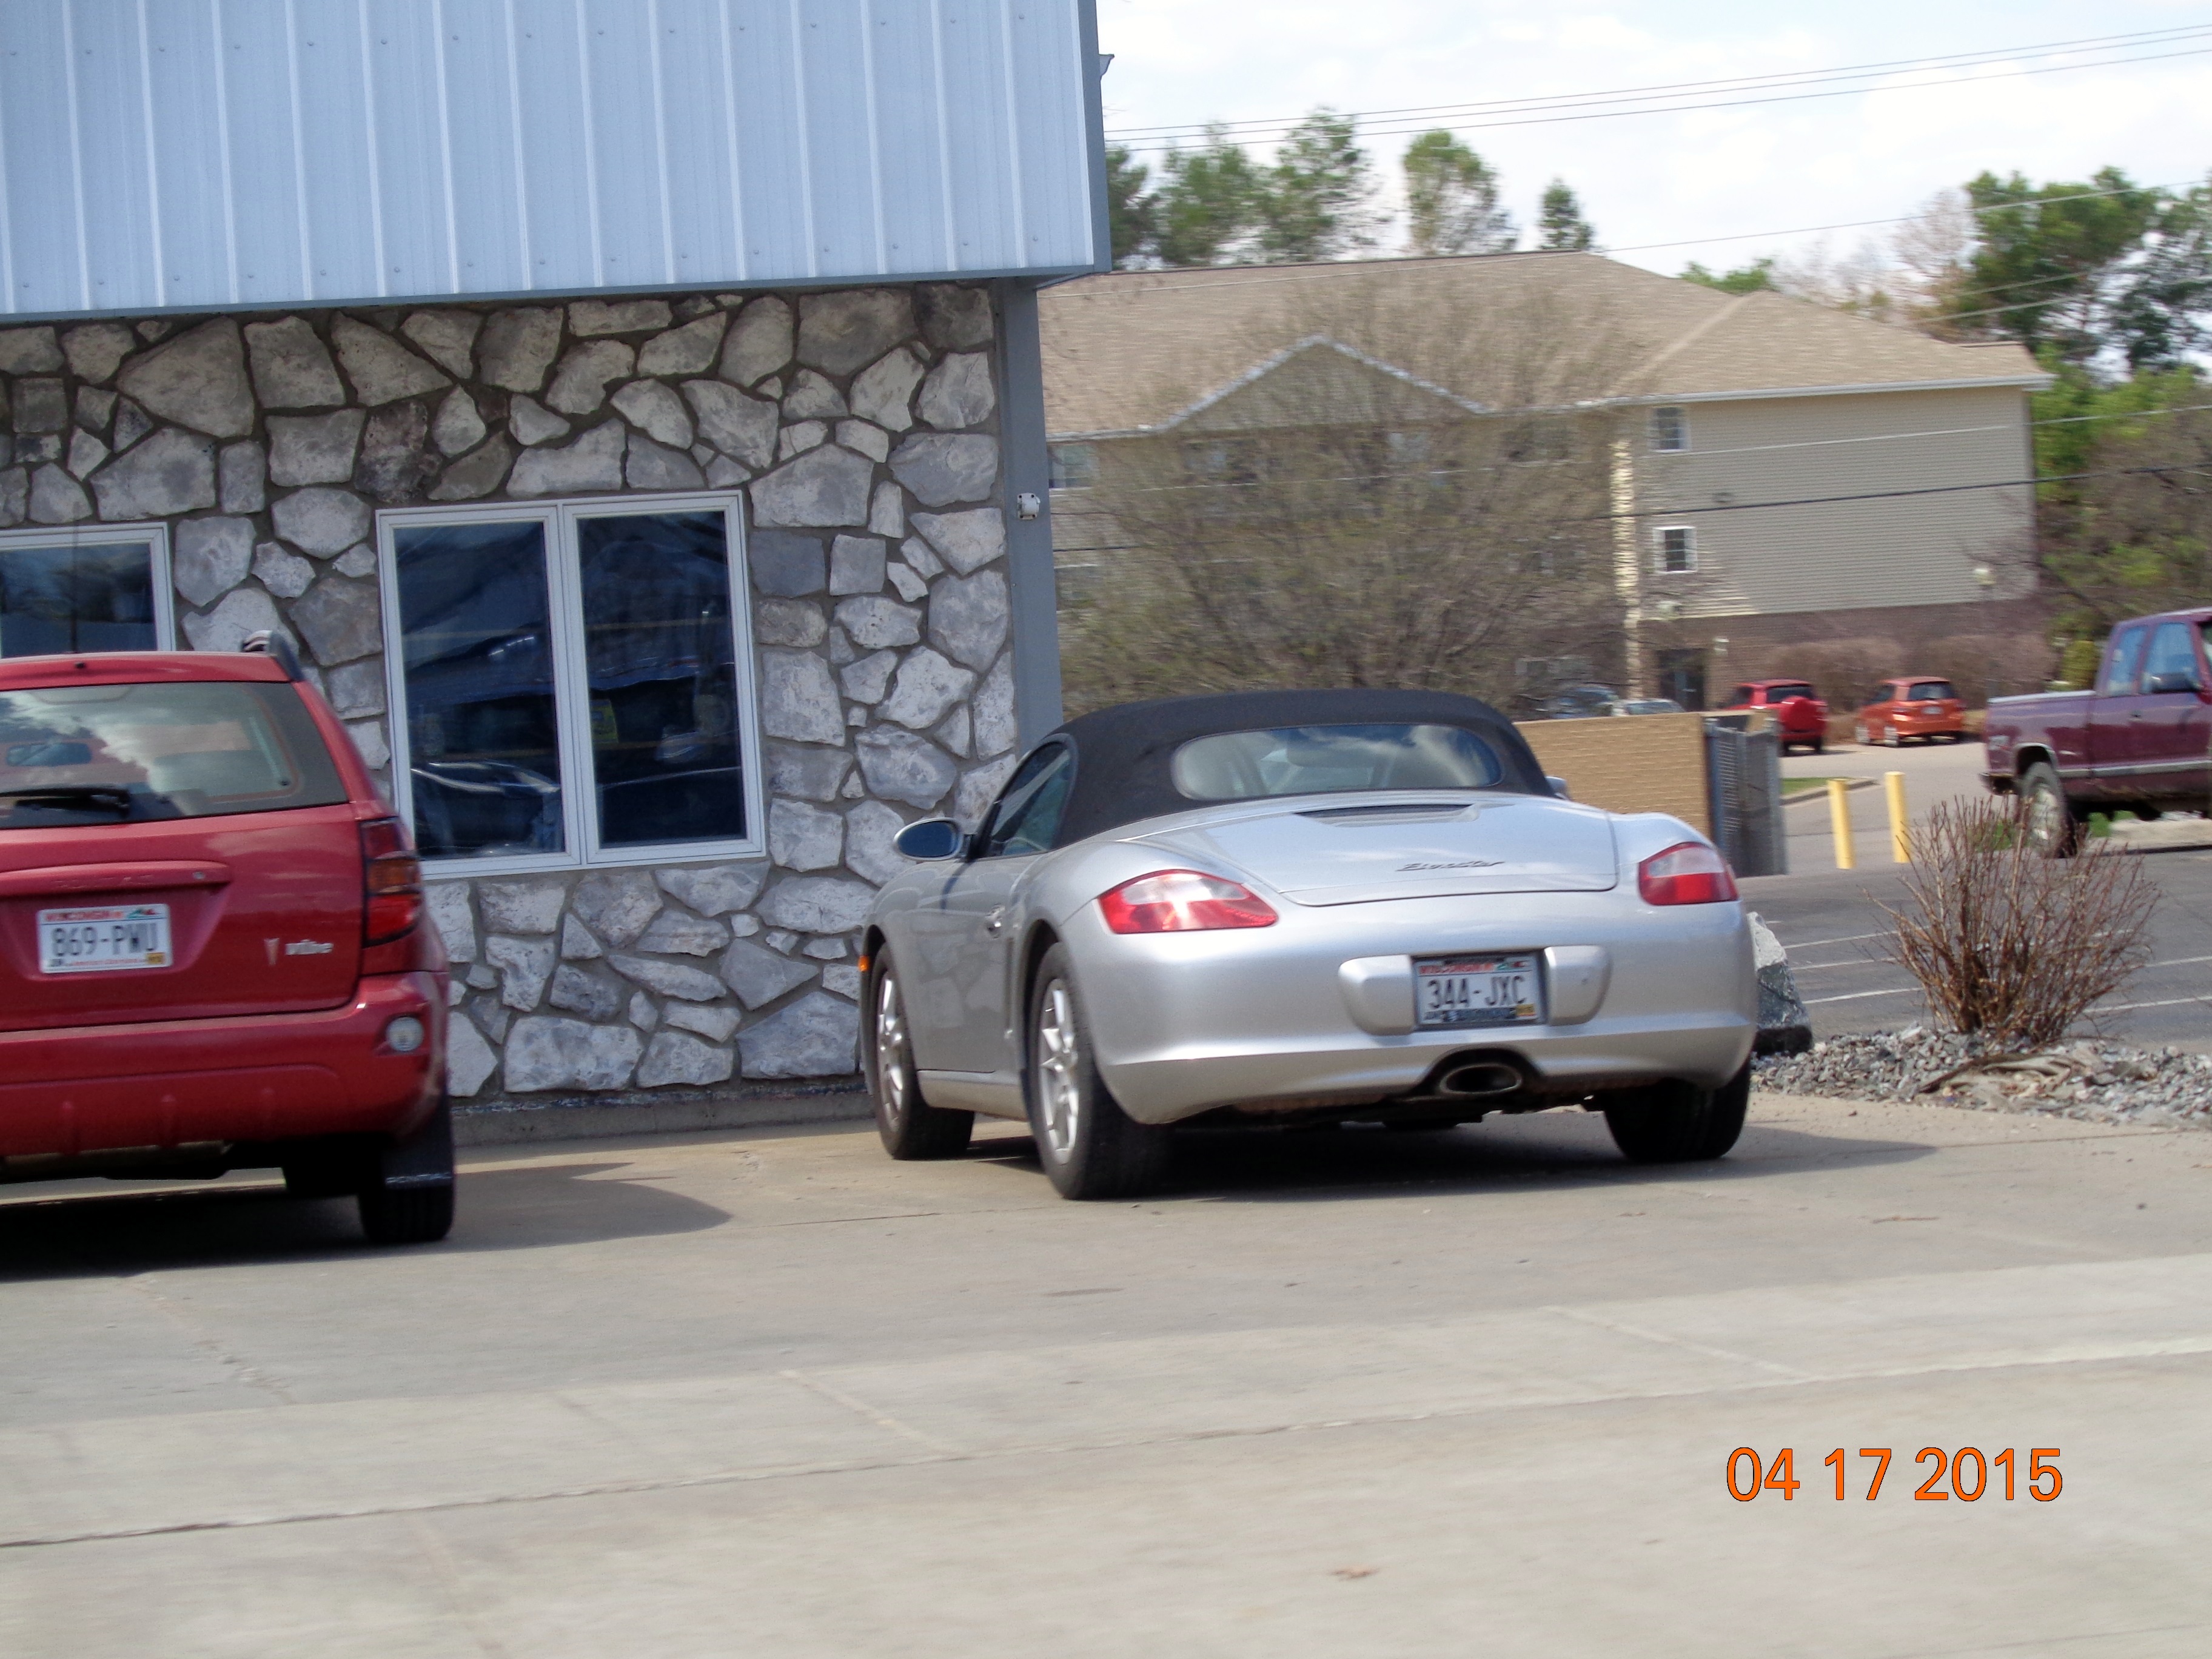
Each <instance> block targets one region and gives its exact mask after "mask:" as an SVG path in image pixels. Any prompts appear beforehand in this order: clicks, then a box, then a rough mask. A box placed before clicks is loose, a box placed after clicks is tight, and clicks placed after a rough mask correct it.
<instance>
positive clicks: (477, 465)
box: [430, 433, 514, 501]
mask: <svg viewBox="0 0 2212 1659" xmlns="http://www.w3.org/2000/svg"><path fill="white" fill-rule="evenodd" d="M513 459H514V446H513V444H512V443H510V442H509V441H507V436H506V435H505V434H503V433H502V434H499V435H495V436H494V437H493V438H492V440H491V441H490V442H489V443H487V444H486V445H484V447H483V448H481V449H479V450H477V452H476V453H475V454H473V455H465V456H463V457H462V458H461V459H459V460H458V461H455V462H454V463H453V465H451V466H449V467H447V469H446V474H445V477H441V478H440V479H439V480H438V482H437V483H436V484H435V486H434V487H433V488H432V489H431V491H430V499H431V500H432V501H474V500H476V499H477V497H478V496H480V495H490V494H491V492H492V491H493V490H495V489H498V488H499V487H500V484H501V483H502V482H503V481H504V480H505V479H506V477H507V465H508V464H509V463H510V462H512V461H513Z"/></svg>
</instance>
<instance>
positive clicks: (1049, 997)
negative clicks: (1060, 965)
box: [1036, 979, 1083, 1163]
mask: <svg viewBox="0 0 2212 1659" xmlns="http://www.w3.org/2000/svg"><path fill="white" fill-rule="evenodd" d="M1036 1046H1037V1060H1036V1064H1037V1093H1038V1097H1039V1098H1038V1104H1039V1106H1040V1107H1041V1108H1042V1110H1041V1112H1040V1113H1039V1116H1040V1117H1041V1119H1042V1121H1041V1122H1040V1123H1039V1124H1038V1126H1037V1127H1038V1130H1039V1132H1040V1133H1042V1136H1043V1137H1044V1142H1045V1146H1044V1150H1045V1153H1046V1155H1047V1156H1048V1157H1049V1158H1052V1159H1053V1161H1054V1163H1064V1162H1066V1160H1067V1159H1068V1158H1070V1157H1072V1156H1073V1153H1074V1151H1075V1141H1076V1136H1077V1135H1078V1134H1079V1133H1080V1131H1081V1129H1082V1127H1083V1121H1082V1120H1083V1082H1082V1076H1081V1072H1082V1066H1083V1036H1082V1033H1081V1032H1080V1031H1079V1030H1077V1029H1076V1024H1075V1002H1074V1000H1073V998H1072V997H1070V996H1069V995H1068V994H1067V981H1065V980H1058V979H1056V980H1054V981H1052V983H1051V984H1049V985H1048V986H1046V987H1045V988H1044V994H1043V996H1042V997H1041V998H1039V999H1038V1002H1037V1025H1036Z"/></svg>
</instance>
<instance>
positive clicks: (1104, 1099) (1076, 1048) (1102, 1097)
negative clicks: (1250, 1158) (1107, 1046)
mask: <svg viewBox="0 0 2212 1659" xmlns="http://www.w3.org/2000/svg"><path fill="white" fill-rule="evenodd" d="M1027 1031H1028V1036H1029V1042H1028V1046H1027V1050H1026V1053H1027V1061H1026V1064H1024V1066H1023V1069H1022V1092H1023V1095H1024V1104H1025V1105H1026V1106H1027V1107H1028V1109H1029V1119H1030V1133H1031V1134H1032V1135H1033V1136H1034V1137H1035V1139H1036V1149H1037V1161H1038V1162H1039V1163H1041V1164H1043V1165H1044V1172H1045V1174H1046V1176H1048V1177H1049V1178H1050V1180H1051V1182H1052V1184H1053V1189H1054V1191H1055V1192H1057V1193H1058V1194H1060V1196H1061V1197H1062V1198H1073V1199H1100V1198H1134V1197H1136V1196H1138V1195H1139V1194H1142V1193H1146V1192H1148V1191H1150V1190H1151V1189H1152V1188H1153V1187H1154V1186H1156V1185H1157V1184H1158V1182H1159V1179H1160V1176H1161V1175H1162V1174H1163V1173H1164V1171H1165V1170H1166V1168H1167V1162H1168V1155H1169V1152H1170V1147H1171V1146H1172V1144H1173V1140H1174V1131H1172V1130H1170V1129H1167V1128H1164V1127H1160V1126H1158V1125H1156V1124H1151V1123H1139V1122H1138V1121H1136V1120H1135V1119H1134V1118H1133V1117H1131V1116H1130V1115H1128V1114H1127V1112H1125V1111H1123V1110H1122V1109H1121V1103H1120V1102H1118V1101H1116V1100H1115V1098H1114V1097H1113V1095H1112V1093H1111V1092H1110V1091H1109V1090H1108V1089H1107V1087H1106V1079H1104V1078H1103V1077H1101V1076H1100V1075H1099V1074H1098V1062H1097V1055H1096V1054H1094V1053H1093V1052H1092V1049H1091V1041H1090V1025H1089V1022H1088V1021H1087V1020H1086V1019H1085V1018H1084V1014H1083V1001H1082V999H1081V997H1080V996H1079V994H1078V993H1077V991H1076V988H1075V978H1074V975H1073V972H1072V971H1071V970H1070V967H1069V963H1068V955H1067V947H1066V945H1054V946H1053V947H1052V949H1051V950H1049V951H1046V952H1045V954H1044V959H1043V960H1042V962H1040V963H1038V964H1037V970H1036V977H1035V978H1034V979H1033V980H1032V981H1030V996H1029V1024H1028V1027H1027Z"/></svg>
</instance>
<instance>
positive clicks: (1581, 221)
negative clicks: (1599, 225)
mask: <svg viewBox="0 0 2212 1659" xmlns="http://www.w3.org/2000/svg"><path fill="white" fill-rule="evenodd" d="M1536 231H1537V236H1536V246H1538V247H1541V248H1549V249H1553V250H1564V251H1566V252H1575V253H1584V252H1589V249H1590V247H1591V246H1593V245H1594V244H1595V242H1596V240H1597V233H1596V232H1595V230H1593V229H1591V228H1590V224H1589V220H1587V219H1585V218H1583V204H1581V203H1580V202H1578V201H1577V200H1576V199H1575V193H1574V191H1571V190H1569V189H1568V188H1567V181H1566V180H1565V179H1553V180H1552V182H1551V183H1550V184H1548V185H1545V186H1544V205H1543V207H1542V208H1541V210H1540V211H1539V212H1538V214H1537V218H1536Z"/></svg>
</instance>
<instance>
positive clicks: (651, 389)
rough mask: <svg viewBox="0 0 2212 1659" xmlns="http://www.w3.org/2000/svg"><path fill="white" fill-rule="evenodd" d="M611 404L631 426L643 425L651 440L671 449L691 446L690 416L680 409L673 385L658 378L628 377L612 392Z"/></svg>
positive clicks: (681, 404) (679, 399)
mask: <svg viewBox="0 0 2212 1659" xmlns="http://www.w3.org/2000/svg"><path fill="white" fill-rule="evenodd" d="M615 407H616V408H617V409H618V410H621V411H622V414H623V419H624V420H626V421H628V422H629V423H630V424H631V425H632V426H635V427H641V428H644V431H645V435H646V436H647V437H648V438H651V439H652V440H653V442H655V443H657V444H666V445H667V446H668V447H670V448H671V449H689V448H690V447H691V417H690V416H689V415H687V414H685V413H684V399H683V398H679V397H678V396H677V395H676V391H675V388H674V387H672V386H663V385H661V384H660V382H659V381H658V380H632V381H631V382H630V383H629V385H628V386H624V387H623V388H622V390H620V391H619V392H616V393H615Z"/></svg>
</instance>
